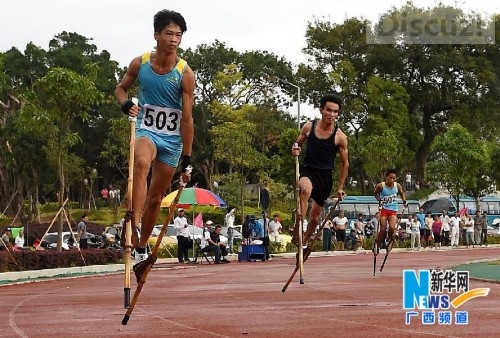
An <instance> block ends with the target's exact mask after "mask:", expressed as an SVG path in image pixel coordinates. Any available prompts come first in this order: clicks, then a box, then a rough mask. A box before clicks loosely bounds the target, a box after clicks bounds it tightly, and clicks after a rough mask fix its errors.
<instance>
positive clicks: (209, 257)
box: [194, 238, 215, 264]
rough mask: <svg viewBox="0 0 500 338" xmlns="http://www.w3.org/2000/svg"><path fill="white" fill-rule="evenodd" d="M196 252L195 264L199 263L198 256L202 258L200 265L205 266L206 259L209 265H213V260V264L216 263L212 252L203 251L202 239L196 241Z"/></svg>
mask: <svg viewBox="0 0 500 338" xmlns="http://www.w3.org/2000/svg"><path fill="white" fill-rule="evenodd" d="M194 250H195V254H194V264H196V263H197V262H198V256H201V259H200V264H203V258H205V260H206V261H207V263H208V264H212V263H211V262H210V260H212V262H215V258H214V256H213V255H212V254H211V252H210V251H203V249H202V248H201V239H200V238H196V239H195V241H194Z"/></svg>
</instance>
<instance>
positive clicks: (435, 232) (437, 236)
mask: <svg viewBox="0 0 500 338" xmlns="http://www.w3.org/2000/svg"><path fill="white" fill-rule="evenodd" d="M442 235H443V223H442V222H441V218H440V217H439V216H437V215H436V216H434V222H433V223H432V236H434V249H436V250H437V249H438V248H439V249H441V237H442Z"/></svg>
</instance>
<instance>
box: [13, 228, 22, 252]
mask: <svg viewBox="0 0 500 338" xmlns="http://www.w3.org/2000/svg"><path fill="white" fill-rule="evenodd" d="M23 248H24V230H23V229H21V230H19V234H18V235H17V237H16V240H15V245H14V250H22V249H23Z"/></svg>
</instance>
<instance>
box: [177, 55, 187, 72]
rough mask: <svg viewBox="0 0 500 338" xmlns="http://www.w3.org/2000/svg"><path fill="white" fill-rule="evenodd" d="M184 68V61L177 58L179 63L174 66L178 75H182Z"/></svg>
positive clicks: (185, 63)
mask: <svg viewBox="0 0 500 338" xmlns="http://www.w3.org/2000/svg"><path fill="white" fill-rule="evenodd" d="M186 66H187V62H186V60H184V59H181V58H179V61H177V64H176V65H175V69H177V71H178V72H179V74H182V73H184V70H185V69H186Z"/></svg>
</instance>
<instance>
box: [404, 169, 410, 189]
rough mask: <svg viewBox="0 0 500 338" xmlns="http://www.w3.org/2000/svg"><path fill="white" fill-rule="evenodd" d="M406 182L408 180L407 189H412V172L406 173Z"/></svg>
mask: <svg viewBox="0 0 500 338" xmlns="http://www.w3.org/2000/svg"><path fill="white" fill-rule="evenodd" d="M405 182H406V190H407V191H410V190H411V174H410V173H407V174H406V177H405Z"/></svg>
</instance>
